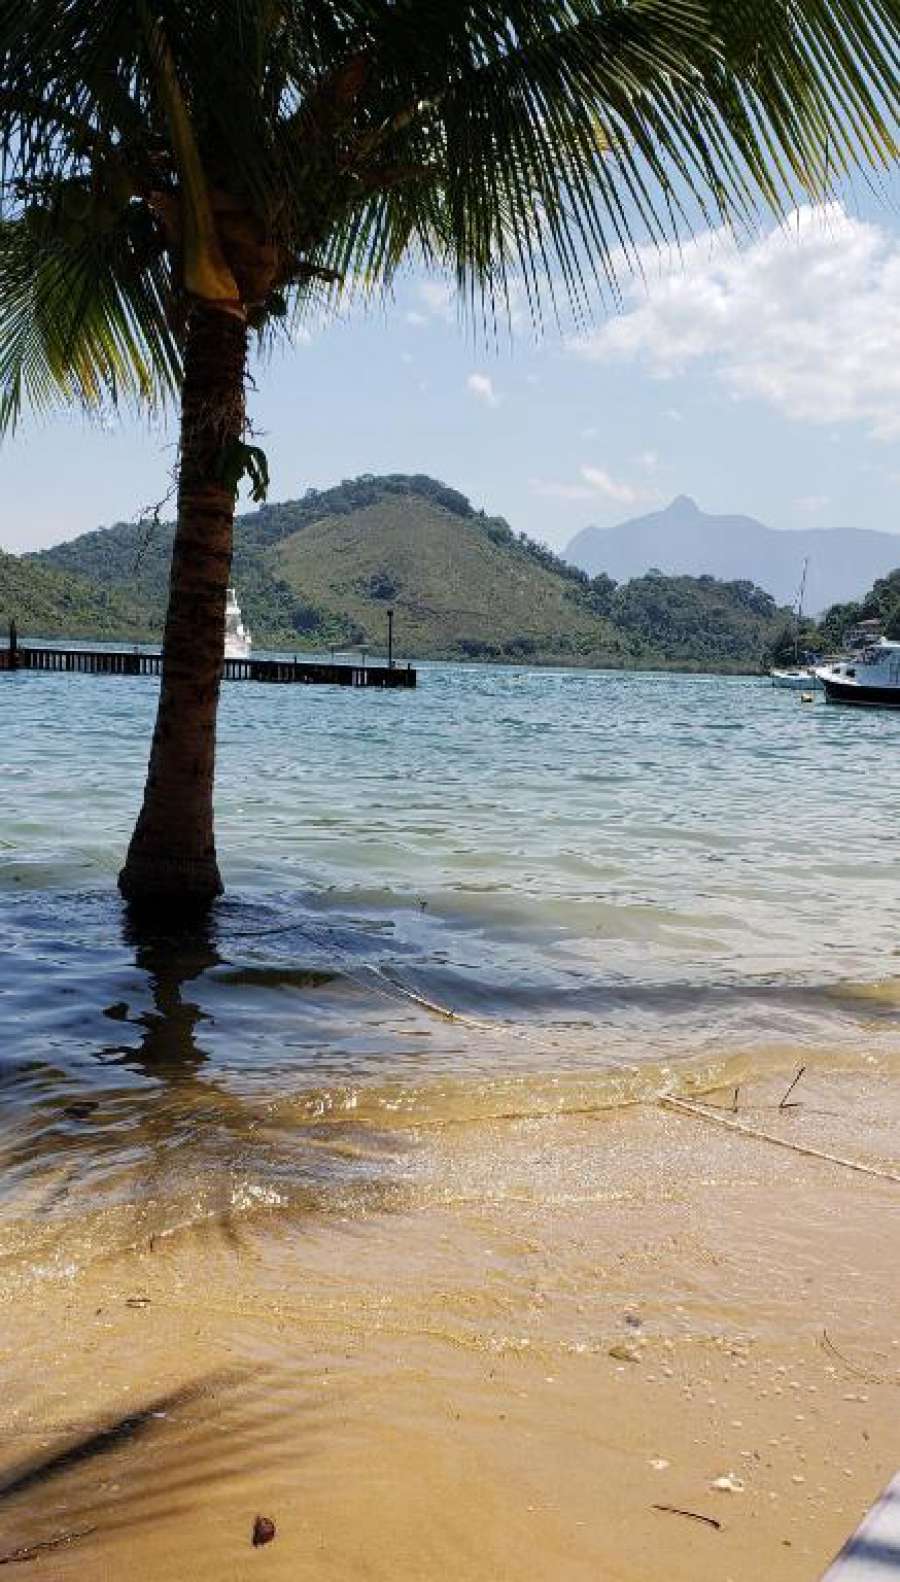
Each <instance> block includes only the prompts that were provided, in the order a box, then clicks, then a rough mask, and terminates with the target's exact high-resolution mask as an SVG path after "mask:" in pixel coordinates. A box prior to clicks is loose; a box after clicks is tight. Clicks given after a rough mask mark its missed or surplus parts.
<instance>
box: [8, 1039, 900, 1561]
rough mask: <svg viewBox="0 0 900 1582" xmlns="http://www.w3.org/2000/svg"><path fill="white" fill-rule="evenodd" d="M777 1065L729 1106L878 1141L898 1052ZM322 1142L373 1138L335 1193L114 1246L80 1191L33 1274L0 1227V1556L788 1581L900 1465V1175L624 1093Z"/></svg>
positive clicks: (853, 1142) (784, 1125) (749, 1117)
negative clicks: (345, 1188)
mask: <svg viewBox="0 0 900 1582" xmlns="http://www.w3.org/2000/svg"><path fill="white" fill-rule="evenodd" d="M788 1074H789V1073H788ZM785 1085H786V1084H785V1081H784V1076H783V1074H774V1073H773V1074H772V1075H770V1076H767V1077H766V1079H765V1081H757V1082H756V1083H754V1084H752V1085H750V1086H745V1087H744V1088H743V1089H742V1093H741V1099H740V1110H739V1115H738V1119H739V1120H740V1119H743V1120H744V1121H746V1123H747V1124H749V1125H752V1126H756V1127H760V1128H763V1129H766V1130H769V1131H772V1132H773V1133H775V1134H776V1135H779V1136H782V1137H784V1138H786V1139H787V1140H794V1141H799V1142H801V1143H802V1144H804V1145H806V1146H811V1147H815V1148H819V1149H824V1150H825V1151H828V1152H833V1153H837V1154H841V1155H844V1156H847V1157H852V1158H854V1159H857V1160H860V1161H863V1162H868V1163H870V1164H872V1165H873V1166H874V1167H875V1168H881V1169H888V1170H894V1171H895V1172H897V1171H900V1145H898V1141H897V1138H898V1135H900V1134H898V1124H900V1085H898V1083H897V1081H896V1078H893V1077H890V1076H888V1075H885V1074H883V1073H881V1074H879V1073H877V1072H873V1073H872V1075H871V1076H867V1075H864V1074H860V1073H859V1072H857V1073H856V1074H852V1075H851V1074H841V1073H839V1072H829V1073H825V1072H819V1073H817V1072H816V1071H815V1070H814V1069H813V1070H811V1071H810V1072H809V1073H808V1074H807V1076H806V1077H805V1078H804V1081H803V1083H802V1085H801V1089H800V1090H799V1091H798V1094H797V1097H798V1098H800V1099H802V1101H803V1103H802V1107H801V1108H798V1109H795V1110H791V1111H779V1110H778V1108H777V1102H778V1099H779V1097H780V1096H781V1094H782V1093H783V1091H784V1087H785ZM708 1097H709V1098H711V1099H712V1100H713V1102H715V1103H719V1104H722V1105H726V1104H727V1103H728V1100H729V1095H728V1094H726V1093H724V1092H722V1093H718V1094H714V1095H708ZM340 1146H341V1147H343V1149H344V1150H345V1152H346V1153H347V1155H348V1157H349V1156H351V1155H352V1154H354V1152H355V1154H356V1155H357V1156H365V1154H366V1151H367V1150H369V1151H371V1152H373V1153H375V1152H377V1154H378V1156H379V1159H380V1161H381V1162H382V1163H384V1162H385V1161H387V1165H388V1170H387V1184H383V1185H382V1186H381V1187H380V1188H379V1190H378V1192H374V1191H373V1192H372V1193H371V1195H370V1196H369V1197H368V1198H366V1197H365V1194H363V1195H362V1196H360V1195H359V1194H357V1195H356V1196H354V1197H352V1198H351V1197H350V1196H348V1199H347V1202H346V1204H345V1209H346V1212H344V1211H343V1210H342V1208H341V1206H340V1203H338V1204H337V1206H336V1207H334V1208H333V1209H332V1210H331V1211H329V1212H322V1211H313V1212H307V1213H303V1214H300V1213H298V1212H297V1210H296V1206H292V1207H291V1208H290V1209H285V1208H284V1207H283V1206H280V1205H279V1203H278V1202H277V1201H266V1200H264V1199H263V1198H260V1199H259V1200H258V1201H255V1202H253V1201H251V1202H249V1203H244V1204H243V1205H242V1209H241V1212H240V1213H238V1212H234V1213H232V1214H222V1215H220V1216H216V1217H213V1218H207V1219H204V1220H202V1221H200V1222H199V1223H197V1224H194V1225H192V1226H187V1227H186V1228H185V1229H184V1230H182V1231H179V1232H177V1233H173V1234H169V1235H155V1234H154V1233H153V1231H152V1229H149V1230H148V1232H147V1234H146V1236H143V1235H142V1236H141V1237H139V1238H138V1240H137V1245H136V1246H135V1247H134V1248H132V1249H131V1250H129V1249H128V1248H127V1247H125V1246H123V1245H121V1244H120V1243H117V1242H116V1240H115V1238H112V1239H107V1240H104V1227H103V1225H102V1223H101V1222H100V1221H99V1220H98V1221H92V1220H91V1219H90V1218H89V1217H86V1218H85V1219H84V1220H83V1221H82V1223H81V1224H80V1226H79V1225H78V1224H76V1223H73V1224H72V1227H71V1229H72V1239H73V1244H74V1243H75V1242H78V1245H79V1249H80V1250H79V1254H78V1257H77V1259H75V1261H74V1262H73V1265H72V1267H71V1269H68V1270H66V1269H65V1268H64V1267H63V1266H61V1265H59V1264H58V1263H57V1264H54V1265H53V1267H52V1268H51V1269H50V1270H49V1273H48V1271H47V1270H46V1269H45V1270H44V1271H43V1274H42V1273H41V1268H40V1267H38V1268H37V1269H35V1267H34V1265H33V1261H32V1266H30V1268H29V1270H28V1273H27V1277H26V1273H25V1264H24V1262H23V1249H22V1248H21V1247H20V1248H18V1249H15V1248H13V1246H12V1244H11V1243H9V1242H7V1243H6V1246H5V1257H4V1268H5V1274H6V1278H5V1279H4V1282H3V1298H2V1306H0V1325H2V1331H3V1336H4V1347H3V1353H4V1357H3V1362H2V1397H0V1557H2V1555H4V1554H7V1553H9V1552H10V1551H12V1550H14V1549H15V1548H16V1547H17V1546H21V1545H35V1544H38V1543H40V1542H42V1541H48V1540H53V1539H55V1538H56V1537H59V1536H60V1535H63V1534H65V1533H67V1532H68V1533H76V1534H81V1535H82V1536H79V1537H76V1538H73V1540H72V1541H71V1542H70V1543H69V1544H65V1545H63V1546H60V1547H57V1548H54V1549H47V1550H42V1551H40V1552H39V1553H38V1554H37V1556H36V1557H35V1558H34V1559H33V1561H31V1563H30V1564H29V1566H28V1569H27V1574H28V1576H29V1577H31V1578H37V1579H47V1578H53V1579H57V1578H58V1579H60V1582H63V1579H67V1578H70V1577H72V1578H74V1577H78V1578H79V1579H80V1582H95V1579H96V1582H107V1579H113V1578H115V1579H116V1582H118V1579H121V1578H122V1577H127V1576H134V1577H136V1578H140V1579H141V1582H164V1579H165V1582H171V1579H173V1578H188V1577H189V1578H191V1579H192V1582H194V1579H196V1582H243V1579H244V1578H250V1577H257V1576H259V1575H262V1574H265V1576H267V1577H268V1578H271V1579H282V1578H283V1579H285V1582H287V1579H288V1578H290V1579H291V1582H305V1579H307V1578H309V1579H312V1578H315V1579H317V1582H319V1579H322V1582H327V1579H334V1582H337V1579H341V1582H345V1579H348V1578H360V1579H363V1578H365V1579H367V1582H369V1579H371V1582H382V1579H383V1582H388V1579H390V1582H413V1579H416V1582H431V1579H435V1582H436V1579H439V1578H440V1579H445V1578H453V1579H466V1582H468V1579H472V1582H476V1579H477V1582H488V1579H491V1582H494V1579H506V1578H509V1579H510V1582H511V1579H513V1578H515V1579H521V1578H528V1579H534V1582H545V1579H546V1582H550V1579H553V1582H560V1579H565V1582H568V1579H572V1582H580V1579H585V1582H587V1579H589V1578H590V1579H591V1582H649V1579H654V1578H660V1579H662V1578H666V1579H667V1582H689V1579H690V1582H728V1579H730V1582H758V1578H759V1577H760V1576H763V1575H765V1576H768V1577H771V1578H773V1579H782V1578H783V1579H784V1582H791V1579H794V1578H796V1579H797V1582H800V1579H803V1582H808V1579H814V1578H816V1577H817V1576H818V1575H819V1573H820V1572H821V1571H822V1570H823V1569H824V1567H825V1566H826V1564H827V1563H828V1561H829V1559H830V1558H831V1556H832V1555H833V1553H834V1552H835V1550H836V1549H837V1548H838V1547H839V1546H840V1544H841V1542H842V1541H843V1539H844V1537H845V1536H846V1534H847V1533H848V1532H849V1531H850V1530H851V1529H852V1528H853V1526H854V1525H855V1524H856V1522H857V1520H858V1518H859V1516H860V1515H861V1513H862V1511H863V1510H864V1509H865V1508H866V1507H867V1506H868V1505H869V1504H870V1503H871V1501H872V1500H873V1499H874V1497H875V1495H876V1494H877V1492H878V1490H879V1488H880V1487H881V1486H882V1484H883V1483H885V1482H886V1481H887V1479H888V1478H889V1477H890V1476H891V1475H892V1474H893V1473H894V1472H895V1471H896V1470H897V1467H898V1466H900V1410H898V1406H900V1393H898V1392H900V1259H898V1257H897V1247H898V1238H900V1185H898V1184H896V1183H894V1182H892V1181H889V1180H886V1179H880V1178H877V1177H870V1176H867V1175H864V1174H857V1173H853V1172H851V1171H849V1170H846V1169H844V1168H841V1167H839V1166H837V1165H833V1164H829V1163H826V1162H824V1161H821V1160H818V1159H815V1158H811V1157H806V1156H801V1155H799V1154H796V1153H794V1152H792V1151H788V1150H783V1149H780V1148H776V1147H774V1146H772V1145H771V1144H769V1143H767V1142H764V1141H761V1140H758V1139H753V1138H750V1137H747V1136H744V1135H740V1134H735V1133H732V1132H729V1131H727V1130H726V1129H724V1128H721V1127H719V1126H717V1125H712V1124H707V1123H706V1122H704V1121H702V1120H700V1119H696V1118H694V1117H693V1116H688V1115H684V1114H676V1113H672V1112H670V1111H665V1110H663V1109H661V1108H659V1107H658V1106H655V1105H652V1104H640V1105H633V1106H626V1107H623V1108H620V1109H614V1110H609V1111H605V1112H603V1111H601V1112H598V1113H597V1114H593V1115H584V1116H571V1115H569V1116H562V1117H555V1116H553V1117H551V1116H545V1117H535V1118H531V1119H524V1120H523V1119H512V1120H494V1121H479V1122H477V1123H470V1124H465V1123H463V1124H458V1125H445V1126H439V1127H424V1126H423V1127H419V1128H416V1127H415V1126H414V1127H412V1128H411V1129H407V1130H404V1131H402V1132H400V1131H398V1132H397V1133H396V1134H394V1135H388V1134H385V1133H384V1132H383V1131H378V1132H376V1131H375V1130H374V1129H367V1128H366V1126H365V1125H360V1126H359V1127H358V1129H357V1131H356V1132H355V1133H354V1134H353V1135H352V1136H350V1135H343V1136H342V1138H341V1142H340ZM35 1225H36V1230H35V1235H36V1237H37V1236H38V1229H37V1219H36V1220H35ZM79 1238H80V1239H79ZM86 1244H91V1245H92V1246H93V1250H94V1255H93V1256H91V1255H90V1248H89V1247H87V1246H86ZM826 1335H827V1337H828V1339H827V1340H826V1339H825V1338H824V1337H825V1336H826ZM721 1478H727V1479H728V1480H729V1481H730V1482H731V1483H733V1484H734V1485H735V1487H734V1489H733V1490H731V1491H725V1490H717V1489H715V1488H714V1487H713V1485H714V1483H715V1482H716V1480H718V1479H721ZM660 1505H666V1506H672V1507H678V1508H680V1509H682V1510H684V1511H690V1512H693V1513H696V1516H705V1517H708V1518H711V1519H712V1521H714V1522H715V1523H718V1524H719V1525H718V1526H714V1525H712V1524H711V1523H707V1522H702V1521H699V1520H696V1519H695V1516H691V1515H680V1514H675V1513H673V1512H671V1511H661V1510H659V1509H657V1508H656V1507H658V1506H660ZM257 1514H262V1515H265V1516H269V1517H271V1518H273V1519H274V1521H275V1523H276V1525H277V1536H276V1538H275V1540H274V1542H272V1543H271V1544H269V1545H267V1546H266V1547H265V1548H261V1549H258V1550H254V1549H253V1548H252V1547H251V1543H250V1534H251V1528H252V1524H253V1520H254V1517H255V1516H256V1515H257Z"/></svg>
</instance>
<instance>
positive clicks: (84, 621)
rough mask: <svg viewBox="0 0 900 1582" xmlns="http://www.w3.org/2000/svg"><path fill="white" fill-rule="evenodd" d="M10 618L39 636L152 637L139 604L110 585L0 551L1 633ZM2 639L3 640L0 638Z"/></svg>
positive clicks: (23, 630) (28, 631)
mask: <svg viewBox="0 0 900 1582" xmlns="http://www.w3.org/2000/svg"><path fill="white" fill-rule="evenodd" d="M12 620H14V621H15V622H16V623H17V625H18V628H19V631H20V633H23V634H27V633H32V634H36V635H38V634H39V635H41V636H44V637H122V638H127V637H130V638H132V639H133V640H135V641H140V640H141V639H142V638H150V637H152V636H153V635H154V633H153V629H152V626H151V624H150V623H148V621H147V619H146V617H145V616H144V613H143V611H142V610H141V609H140V606H139V605H137V604H136V603H135V602H134V600H133V599H132V598H131V597H130V596H129V594H128V593H127V592H126V591H124V590H122V589H119V588H116V587H113V586H107V587H101V586H98V585H97V583H95V582H91V581H88V579H87V578H85V577H83V576H77V575H73V574H72V573H71V572H68V571H61V570H57V569H56V568H55V567H54V566H52V565H49V564H48V565H41V564H39V563H38V562H36V561H34V560H32V559H31V558H24V557H22V556H19V555H7V554H4V552H3V550H0V634H2V638H5V636H6V631H7V628H8V625H9V622H10V621H12ZM0 640H2V639H0Z"/></svg>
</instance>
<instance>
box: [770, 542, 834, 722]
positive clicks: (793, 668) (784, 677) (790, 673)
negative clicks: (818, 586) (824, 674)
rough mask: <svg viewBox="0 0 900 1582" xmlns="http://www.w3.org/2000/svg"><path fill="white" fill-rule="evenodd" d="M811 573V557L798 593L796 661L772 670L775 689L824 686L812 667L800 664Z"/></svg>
mask: <svg viewBox="0 0 900 1582" xmlns="http://www.w3.org/2000/svg"><path fill="white" fill-rule="evenodd" d="M808 572H809V556H808V555H807V557H806V559H805V560H804V562H803V573H802V575H801V577H800V587H799V590H798V593H797V608H796V610H795V612H794V660H795V663H794V664H793V665H785V666H783V667H779V668H777V669H775V670H770V671H769V675H770V677H771V679H772V685H773V687H787V688H788V689H789V690H790V691H791V692H811V691H814V690H815V688H817V687H820V686H821V685H822V683H821V681H820V680H819V679H818V676H817V675H816V672H815V670H814V668H813V666H812V665H801V663H800V623H801V622H802V620H803V595H804V593H805V592H806V577H807V573H808Z"/></svg>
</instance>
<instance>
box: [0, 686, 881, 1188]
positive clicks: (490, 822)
mask: <svg viewBox="0 0 900 1582" xmlns="http://www.w3.org/2000/svg"><path fill="white" fill-rule="evenodd" d="M155 691H156V689H155V684H154V683H153V682H150V681H146V680H136V679H135V680H127V679H124V678H97V677H87V676H85V677H81V676H53V675H48V676H44V675H39V674H28V673H20V674H18V675H15V676H7V677H5V678H2V679H0V716H2V733H3V734H2V740H3V742H4V752H3V772H2V778H0V1074H2V1088H0V1094H2V1105H3V1112H2V1119H3V1122H4V1125H5V1128H6V1130H5V1136H6V1139H7V1156H6V1165H7V1169H6V1174H5V1178H4V1179H5V1181H6V1184H7V1187H8V1188H10V1186H11V1185H12V1186H15V1185H16V1184H18V1185H19V1186H20V1187H21V1186H22V1185H23V1184H24V1185H27V1183H28V1182H29V1181H31V1180H32V1179H33V1178H34V1177H35V1174H37V1175H38V1176H40V1177H41V1179H45V1178H46V1172H47V1170H48V1169H50V1168H51V1166H52V1168H53V1169H58V1168H59V1167H60V1162H61V1161H65V1162H66V1167H67V1168H70V1169H72V1170H75V1172H76V1175H77V1171H78V1170H82V1169H83V1170H84V1171H85V1172H87V1173H89V1174H90V1177H91V1180H92V1181H93V1183H94V1184H95V1185H96V1183H97V1181H98V1180H101V1179H102V1180H103V1181H105V1182H106V1184H107V1186H108V1187H109V1190H110V1192H112V1193H114V1192H115V1191H116V1190H120V1188H118V1187H116V1185H115V1182H116V1181H117V1180H119V1179H120V1178H121V1181H122V1182H123V1183H126V1184H127V1183H130V1185H128V1186H127V1189H128V1190H131V1191H133V1190H134V1187H133V1180H134V1171H135V1170H137V1169H138V1168H139V1164H140V1161H141V1160H144V1161H145V1160H146V1157H147V1150H148V1149H149V1150H150V1151H151V1153H153V1154H154V1157H156V1156H157V1155H158V1153H159V1151H160V1150H161V1149H162V1150H164V1151H167V1152H169V1153H172V1151H173V1150H175V1149H176V1148H184V1149H185V1150H186V1152H185V1154H184V1158H185V1159H186V1160H187V1159H190V1160H191V1161H192V1165H193V1166H194V1167H196V1168H200V1167H201V1166H202V1164H203V1163H204V1161H206V1160H207V1158H208V1155H209V1150H211V1149H212V1150H214V1151H216V1152H215V1157H216V1159H217V1160H218V1162H219V1163H221V1164H223V1167H224V1165H227V1166H228V1168H229V1169H231V1168H232V1166H233V1163H234V1160H235V1158H236V1157H238V1156H239V1155H240V1156H241V1157H242V1158H243V1159H244V1160H245V1161H246V1159H248V1158H250V1157H251V1156H252V1158H253V1163H254V1171H255V1173H253V1172H251V1174H253V1180H254V1181H256V1182H257V1184H259V1182H260V1181H262V1182H263V1186H262V1187H260V1190H265V1189H266V1188H265V1182H266V1180H268V1179H269V1174H268V1173H272V1172H274V1174H275V1175H276V1176H278V1175H279V1173H280V1174H282V1175H283V1173H284V1170H285V1169H286V1168H287V1167H286V1164H285V1159H286V1157H287V1153H289V1152H290V1147H291V1146H292V1141H291V1139H292V1137H293V1136H294V1133H293V1131H292V1128H295V1127H296V1126H299V1125H300V1124H301V1123H302V1124H303V1125H306V1126H309V1125H313V1124H315V1123H319V1122H321V1123H322V1125H325V1124H326V1123H327V1122H329V1121H332V1122H333V1121H335V1120H336V1119H337V1118H341V1120H342V1123H343V1121H347V1120H348V1118H350V1119H352V1121H353V1123H354V1124H363V1123H365V1122H366V1121H367V1120H368V1121H372V1120H373V1118H374V1119H377V1120H378V1123H379V1125H386V1124H388V1123H389V1124H391V1125H395V1126H396V1125H404V1124H409V1123H411V1122H423V1121H432V1122H433V1121H436V1120H437V1121H440V1120H446V1119H448V1118H452V1119H466V1118H469V1117H472V1116H476V1115H479V1114H483V1113H506V1112H508V1111H510V1110H511V1111H513V1112H516V1113H519V1112H539V1111H542V1110H545V1109H546V1108H548V1107H549V1108H565V1107H575V1108H578V1107H583V1106H585V1105H590V1104H593V1103H598V1104H600V1103H606V1102H617V1101H618V1100H619V1099H622V1098H627V1097H630V1096H633V1095H634V1094H635V1093H643V1092H648V1091H655V1090H656V1089H658V1087H659V1086H660V1084H663V1083H665V1084H669V1085H671V1084H673V1083H674V1084H675V1085H678V1084H681V1083H687V1082H694V1083H699V1084H708V1083H710V1082H713V1081H723V1082H724V1081H725V1080H729V1081H730V1080H732V1079H735V1080H737V1079H738V1078H739V1075H740V1073H741V1072H743V1071H745V1070H749V1069H750V1068H752V1067H753V1066H754V1064H758V1063H761V1062H765V1061H770V1062H771V1061H775V1062H778V1063H780V1064H783V1065H784V1066H785V1068H786V1069H787V1068H789V1067H790V1066H791V1065H792V1063H793V1062H794V1061H795V1060H806V1061H810V1060H812V1061H815V1060H822V1061H825V1060H828V1061H832V1062H833V1061H838V1062H850V1063H853V1062H859V1061H865V1062H871V1063H884V1062H889V1061H890V1060H891V1059H892V1057H893V1056H894V1055H896V1053H897V1052H898V1050H900V969H898V936H897V921H896V918H897V912H896V904H897V894H898V888H900V848H898V842H897V839H896V821H897V817H898V805H900V750H898V749H900V716H896V715H892V714H890V713H878V712H876V711H872V712H856V711H852V710H843V709H840V708H836V707H827V706H826V705H824V704H823V703H822V702H821V701H818V702H816V703H815V704H814V705H802V704H801V703H800V702H799V699H798V697H797V696H796V694H790V693H782V692H778V691H776V690H774V689H772V688H771V687H769V686H767V685H765V684H764V683H762V682H760V681H755V680H747V679H734V678H715V677H697V676H691V677H681V676H671V675H643V676H636V675H622V674H605V673H587V672H583V671H579V672H565V671H535V670H499V669H491V668H487V667H484V668H482V667H453V666H449V665H448V666H442V665H434V666H425V667H423V668H422V670H421V671H420V685H419V688H418V690H417V691H415V692H393V693H391V692H386V693H379V692H376V691H371V692H369V691H354V690H351V689H333V690H332V689H329V688H326V687H323V688H314V689H310V688H271V689H269V688H265V687H262V686H250V685H226V686H225V688H224V692H223V702H222V712H221V732H220V770H219V789H218V803H217V808H218V812H217V818H218V840H219V852H220V860H221V863H222V867H223V872H224V874H225V877H226V882H227V884H228V893H227V896H226V897H225V899H224V900H223V901H222V903H221V904H220V906H219V907H218V908H217V909H216V912H215V914H214V916H213V918H212V919H211V921H210V924H209V926H208V927H206V928H204V929H202V930H200V931H197V932H195V933H194V934H193V935H191V936H189V937H187V938H185V937H184V936H182V935H179V933H178V929H177V927H176V923H177V920H176V919H173V924H172V929H171V931H163V932H162V933H160V934H158V935H157V936H155V937H151V938H147V937H143V938H140V939H137V938H135V937H134V936H133V934H132V933H131V931H130V929H129V924H128V921H127V918H126V917H125V915H124V913H123V910H122V908H121V906H120V904H119V901H118V898H117V895H116V892H115V888H114V881H115V874H116V871H117V866H118V864H119V862H120V860H121V856H122V853H123V850H124V847H125V844H126V841H127V837H128V834H129V830H130V826H131V822H132V820H133V817H134V814H135V812H136V810H137V806H138V802H139V797H140V790H141V785H142V780H143V774H144V768H145V754H146V750H147V743H148V740H149V734H150V729H151V723H152V717H153V711H154V707H155ZM447 1011H451V1012H453V1013H454V1015H453V1017H452V1018H451V1017H449V1016H447V1015H445V1014H442V1013H443V1012H447ZM198 1114H200V1115H202V1117H203V1126H202V1128H200V1127H198V1123H197V1117H198ZM260 1117H263V1118H264V1120H265V1125H266V1127H268V1128H269V1130H268V1131H266V1145H265V1150H266V1151H265V1162H264V1164H263V1163H262V1162H261V1155H259V1153H258V1150H259V1149H260V1148H261V1147H262V1145H261V1144H260V1143H259V1136H260V1133H259V1125H260V1124H261V1122H260ZM254 1127H256V1128H257V1130H256V1131H254ZM272 1128H274V1130H272ZM201 1130H202V1132H203V1141H202V1148H201V1154H200V1156H198V1155H197V1154H196V1153H192V1152H191V1149H192V1147H194V1148H197V1147H201V1145H200V1144H199V1143H198V1142H197V1137H198V1133H199V1131H201ZM254 1138H255V1139H256V1141H254ZM255 1150H256V1151H255ZM154 1151H155V1152H154ZM286 1151H287V1152H286ZM292 1157H293V1156H292ZM101 1160H102V1165H101V1162H100V1161H101ZM76 1164H77V1170H76ZM307 1164H308V1171H307V1176H306V1178H305V1179H306V1180H307V1181H308V1182H310V1183H312V1182H314V1181H315V1180H317V1179H318V1176H317V1170H318V1165H316V1164H315V1163H312V1164H310V1163H309V1161H307ZM304 1168H306V1167H304ZM267 1172H268V1173H267ZM121 1190H122V1191H125V1190H126V1186H124V1185H123V1186H122V1187H121Z"/></svg>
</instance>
